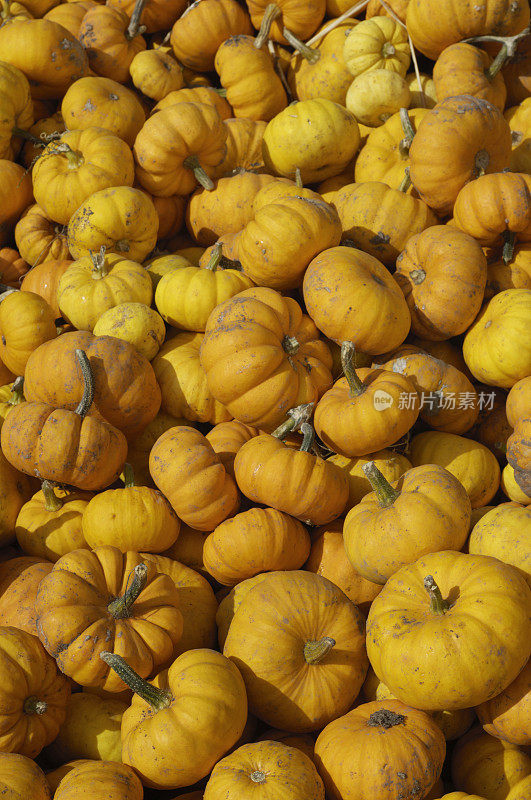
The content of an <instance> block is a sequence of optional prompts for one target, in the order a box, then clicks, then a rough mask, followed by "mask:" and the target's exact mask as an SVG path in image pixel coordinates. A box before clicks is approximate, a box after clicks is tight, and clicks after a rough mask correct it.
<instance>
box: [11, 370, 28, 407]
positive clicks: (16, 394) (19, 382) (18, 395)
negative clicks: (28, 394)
mask: <svg viewBox="0 0 531 800" xmlns="http://www.w3.org/2000/svg"><path fill="white" fill-rule="evenodd" d="M23 402H24V376H23V375H19V376H18V378H15V381H14V383H13V386H12V387H11V396H10V398H9V400H8V401H7V404H8V405H9V406H18V404H19V403H23Z"/></svg>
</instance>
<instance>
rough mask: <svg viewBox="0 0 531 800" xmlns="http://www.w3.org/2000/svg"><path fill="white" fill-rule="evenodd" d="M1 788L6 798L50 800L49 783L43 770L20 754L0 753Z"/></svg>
mask: <svg viewBox="0 0 531 800" xmlns="http://www.w3.org/2000/svg"><path fill="white" fill-rule="evenodd" d="M0 786H1V787H2V791H3V792H4V793H5V794H6V797H12V798H13V800H18V798H19V797H20V798H23V797H31V798H32V800H50V797H51V793H50V787H49V785H48V781H47V780H46V776H45V774H44V772H43V771H42V769H41V768H40V767H39V766H38V765H37V764H36V763H35V761H33V760H32V759H31V758H27V756H21V755H20V754H19V753H0Z"/></svg>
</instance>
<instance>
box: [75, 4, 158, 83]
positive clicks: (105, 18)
mask: <svg viewBox="0 0 531 800" xmlns="http://www.w3.org/2000/svg"><path fill="white" fill-rule="evenodd" d="M142 5H144V3H142ZM136 7H137V8H139V7H140V3H139V2H138V0H137V2H136ZM139 22H140V21H139V15H138V12H137V13H134V14H132V16H131V18H129V16H128V15H127V14H125V13H124V12H123V11H121V10H119V9H117V8H114V7H112V6H111V5H109V6H107V5H105V6H102V5H96V6H94V7H93V8H91V9H89V10H88V11H87V13H86V14H85V16H84V17H83V20H82V21H81V26H80V28H79V33H78V36H79V41H80V42H81V44H82V45H83V47H84V48H85V51H86V53H87V54H88V62H89V65H90V68H91V70H92V71H93V72H95V73H96V75H101V76H102V77H104V78H112V79H113V80H115V81H118V83H126V81H127V80H128V79H129V66H130V64H131V61H132V60H133V58H134V57H135V55H136V54H137V53H139V52H140V51H141V50H145V49H146V41H145V39H144V38H143V37H142V36H140V35H139V34H140V25H139Z"/></svg>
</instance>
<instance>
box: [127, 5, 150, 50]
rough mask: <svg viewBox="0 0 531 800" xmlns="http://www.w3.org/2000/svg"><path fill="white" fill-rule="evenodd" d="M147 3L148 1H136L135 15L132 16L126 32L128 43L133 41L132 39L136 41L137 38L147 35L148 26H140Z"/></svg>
mask: <svg viewBox="0 0 531 800" xmlns="http://www.w3.org/2000/svg"><path fill="white" fill-rule="evenodd" d="M146 2H147V0H136V3H135V7H134V8H133V13H132V14H131V19H130V20H129V25H128V26H127V30H126V32H125V38H126V39H127V40H128V41H131V39H134V38H135V36H138V35H139V34H142V33H145V31H146V26H145V25H141V24H140V17H141V16H142V12H143V11H144V6H145V5H146Z"/></svg>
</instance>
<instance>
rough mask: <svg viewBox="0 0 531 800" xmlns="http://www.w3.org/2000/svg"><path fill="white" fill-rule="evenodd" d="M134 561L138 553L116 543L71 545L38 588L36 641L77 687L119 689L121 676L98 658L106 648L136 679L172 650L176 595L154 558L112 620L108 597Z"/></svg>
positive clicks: (178, 625)
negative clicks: (125, 611)
mask: <svg viewBox="0 0 531 800" xmlns="http://www.w3.org/2000/svg"><path fill="white" fill-rule="evenodd" d="M140 563H142V558H141V556H140V555H139V554H138V553H135V552H131V551H130V552H128V553H121V552H120V550H118V548H116V547H110V546H105V547H98V548H97V549H96V550H74V551H73V552H71V553H67V554H66V555H64V556H62V557H61V558H60V559H59V560H58V561H56V562H55V564H54V568H53V570H52V572H51V573H50V574H49V575H47V576H46V579H45V580H43V581H41V583H40V585H39V591H38V594H37V600H36V610H37V629H38V632H39V638H40V639H41V641H42V642H43V644H44V646H45V647H46V649H47V651H48V652H49V653H50V654H52V655H53V656H54V658H56V659H57V663H58V664H59V665H60V668H61V670H62V671H63V672H64V673H65V674H66V675H69V676H70V677H72V678H73V680H75V681H76V682H77V683H80V684H81V685H82V686H93V687H100V688H102V689H105V691H110V692H121V691H123V690H124V688H125V686H124V683H123V681H122V680H121V678H119V677H118V676H117V675H116V673H114V672H113V671H112V670H111V669H110V667H108V666H107V664H106V663H105V662H104V661H102V660H101V659H100V657H99V654H100V653H101V652H103V651H105V650H110V651H112V652H117V653H118V654H119V655H123V657H124V658H125V659H126V660H127V661H128V662H129V663H130V665H131V666H132V667H133V669H135V670H136V671H137V672H139V673H141V674H142V677H147V676H149V675H152V674H153V672H154V671H156V670H157V669H161V668H162V667H163V666H165V665H166V664H167V663H168V662H169V661H170V660H171V658H172V657H173V655H174V652H175V650H174V648H175V645H176V644H177V642H178V641H179V638H180V636H181V633H182V628H183V621H182V615H181V612H180V611H179V598H178V594H177V590H176V588H175V585H174V583H173V582H172V581H171V579H170V578H169V577H168V576H167V575H163V574H160V573H158V572H157V570H156V567H155V566H154V565H153V564H152V563H148V565H147V566H148V574H147V581H146V585H145V587H144V589H142V591H141V592H140V594H139V596H138V598H139V599H138V601H137V604H136V605H135V603H133V604H132V606H131V608H130V615H129V616H128V617H124V618H119V617H118V618H116V617H115V616H114V615H113V614H111V613H110V611H109V610H108V605H109V603H110V602H111V601H112V600H114V599H115V598H117V597H122V596H123V594H124V592H125V590H126V587H127V586H128V585H129V583H130V582H131V580H132V576H131V573H132V572H133V570H134V568H135V567H136V566H137V565H138V564H140Z"/></svg>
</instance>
